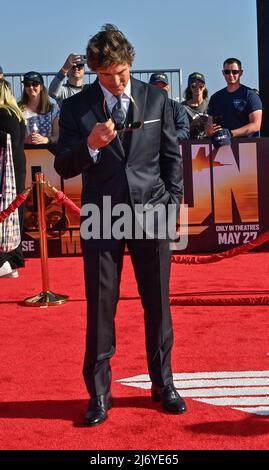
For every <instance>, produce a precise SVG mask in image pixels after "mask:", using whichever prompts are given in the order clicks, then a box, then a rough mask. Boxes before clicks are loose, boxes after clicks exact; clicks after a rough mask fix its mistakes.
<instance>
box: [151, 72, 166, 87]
mask: <svg viewBox="0 0 269 470" xmlns="http://www.w3.org/2000/svg"><path fill="white" fill-rule="evenodd" d="M159 82H163V83H165V84H166V85H168V84H169V81H168V77H167V75H166V73H163V72H158V73H153V74H152V75H151V77H150V79H149V83H151V85H155V84H156V83H159Z"/></svg>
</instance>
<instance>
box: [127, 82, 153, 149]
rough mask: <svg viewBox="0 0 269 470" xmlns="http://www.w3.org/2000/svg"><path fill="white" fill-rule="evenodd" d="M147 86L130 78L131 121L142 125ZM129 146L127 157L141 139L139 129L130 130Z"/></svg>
mask: <svg viewBox="0 0 269 470" xmlns="http://www.w3.org/2000/svg"><path fill="white" fill-rule="evenodd" d="M147 90H148V88H147V86H146V85H145V84H143V82H140V81H138V80H136V79H134V78H131V95H132V100H131V101H132V107H133V122H137V121H141V122H142V125H143V122H144V114H145V106H146V100H147ZM130 132H131V138H130V147H129V151H128V152H127V153H128V155H127V158H129V157H131V155H132V152H133V151H134V149H135V146H136V144H137V143H138V142H139V139H141V132H140V131H139V129H137V130H133V131H130Z"/></svg>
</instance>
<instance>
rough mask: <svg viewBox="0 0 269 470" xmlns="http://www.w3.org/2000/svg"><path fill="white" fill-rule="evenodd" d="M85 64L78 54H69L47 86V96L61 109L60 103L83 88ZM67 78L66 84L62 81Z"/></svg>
mask: <svg viewBox="0 0 269 470" xmlns="http://www.w3.org/2000/svg"><path fill="white" fill-rule="evenodd" d="M84 74H85V63H84V62H83V60H82V57H81V55H79V54H70V55H69V56H68V57H67V59H66V61H65V63H64V65H63V66H62V68H61V69H60V70H59V72H58V73H57V74H56V75H55V77H54V79H53V80H52V82H51V84H50V86H49V96H50V97H51V98H54V99H55V100H56V101H57V103H58V105H59V106H60V107H61V104H62V101H63V100H64V99H65V98H68V97H69V96H72V95H75V94H76V93H78V92H79V91H81V90H82V88H83V78H84ZM66 76H67V77H68V80H67V82H66V83H64V80H65V78H66Z"/></svg>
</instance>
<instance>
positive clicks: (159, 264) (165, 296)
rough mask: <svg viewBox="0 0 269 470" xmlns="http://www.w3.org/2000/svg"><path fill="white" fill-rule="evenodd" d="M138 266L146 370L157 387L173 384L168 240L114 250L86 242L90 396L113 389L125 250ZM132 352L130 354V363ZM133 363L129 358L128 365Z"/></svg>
mask: <svg viewBox="0 0 269 470" xmlns="http://www.w3.org/2000/svg"><path fill="white" fill-rule="evenodd" d="M126 244H127V246H128V250H129V254H130V256H131V260H132V264H133V267H134V272H135V277H136V281H137V285H138V290H139V294H140V296H141V302H142V305H143V308H144V322H145V335H146V352H147V363H148V371H149V375H150V378H151V381H152V383H153V384H155V385H157V386H159V387H163V386H165V385H168V384H169V383H172V382H173V378H172V371H171V349H172V345H173V329H172V320H171V312H170V304H169V278H170V266H171V254H170V249H169V241H168V240H157V239H154V240H153V239H150V240H134V239H132V240H120V241H118V242H117V246H116V247H114V246H113V249H112V250H106V251H105V250H102V249H101V248H96V246H94V247H93V246H91V244H90V243H83V244H82V249H83V257H84V273H85V285H86V296H87V331H86V351H85V358H84V366H83V376H84V380H85V383H86V387H87V390H88V392H89V394H90V396H96V395H102V394H105V393H107V392H108V391H109V389H110V386H111V368H110V363H109V360H110V358H111V357H112V356H113V354H114V352H115V348H116V338H115V322H114V319H115V314H116V308H117V302H118V299H119V289H120V280H121V272H122V265H123V256H124V251H125V246H126ZM131 354H132V351H130V352H129V355H130V360H131ZM128 362H129V360H126V366H127V365H128Z"/></svg>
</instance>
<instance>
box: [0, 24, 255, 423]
mask: <svg viewBox="0 0 269 470" xmlns="http://www.w3.org/2000/svg"><path fill="white" fill-rule="evenodd" d="M134 55H135V52H134V48H133V46H132V45H131V44H130V42H129V41H128V40H127V38H126V37H125V36H124V35H123V33H122V32H121V31H119V30H118V28H117V27H115V26H113V25H110V24H107V25H104V27H103V28H102V30H101V31H99V32H98V33H97V34H96V35H94V36H93V37H91V39H90V40H89V43H88V46H87V63H88V66H89V68H90V69H91V70H92V71H93V72H94V73H95V74H96V77H97V78H96V80H95V82H94V83H93V84H90V85H85V86H83V77H84V73H85V58H84V57H83V56H80V55H77V54H70V55H69V56H68V58H67V59H66V61H65V63H64V65H63V66H62V67H61V69H60V71H59V72H58V73H57V75H56V76H55V77H54V79H53V80H52V82H51V84H50V86H49V90H48V91H47V89H46V87H45V85H44V80H43V77H42V75H41V74H40V73H39V72H35V71H30V72H27V73H26V74H25V75H24V77H23V93H22V98H21V101H20V102H19V103H18V104H17V103H16V100H15V98H14V96H13V95H12V92H11V89H10V86H9V84H8V82H7V81H6V80H5V79H4V77H3V70H2V69H1V68H0V144H1V146H2V147H4V146H5V141H6V136H7V134H10V135H11V139H12V149H13V159H14V166H15V173H16V187H17V192H18V193H19V192H20V191H22V189H23V188H24V181H25V155H24V151H23V145H24V143H28V144H33V145H41V144H42V145H44V144H45V145H47V144H50V143H56V142H57V143H58V145H57V151H56V156H55V170H56V171H57V173H58V174H59V175H61V176H62V177H63V178H72V177H74V176H77V175H79V174H82V205H84V204H86V205H87V204H92V203H93V204H95V205H96V206H97V207H98V209H99V210H100V214H101V218H100V220H103V212H104V211H105V208H104V207H103V206H102V203H103V199H104V198H107V197H109V198H110V201H111V211H112V212H113V210H114V209H115V208H116V207H117V206H118V205H127V206H128V207H129V208H130V213H131V218H135V217H136V216H137V213H136V212H135V208H136V205H138V206H142V207H143V208H144V212H145V214H146V212H147V211H149V209H151V208H154V207H155V206H156V205H158V206H161V207H162V208H164V209H165V210H166V208H167V206H168V205H169V204H171V205H173V207H174V208H175V210H176V212H178V210H179V206H180V202H181V199H182V195H183V171H182V156H181V155H180V152H179V145H178V142H179V141H183V140H186V139H188V138H195V139H201V138H204V137H210V138H212V139H213V143H214V145H215V146H219V145H222V143H224V142H225V143H228V139H229V138H230V139H231V138H232V137H256V136H258V135H259V131H260V128H261V121H262V104H261V100H260V98H259V96H258V94H257V92H256V91H254V90H253V89H252V88H249V87H247V86H245V85H243V84H241V81H240V80H241V77H242V75H243V69H242V65H241V62H240V61H239V60H238V59H236V58H229V59H226V60H225V61H224V64H223V70H222V73H223V77H224V79H225V81H226V87H225V88H224V89H222V90H220V91H218V92H217V93H215V94H213V95H212V96H211V98H210V99H209V98H208V90H207V87H206V81H205V76H204V74H203V73H199V72H193V73H191V74H190V75H189V77H188V86H187V88H186V91H185V100H184V101H183V102H182V103H179V102H177V101H175V100H171V99H169V98H168V93H167V92H168V91H169V83H168V77H167V74H166V73H164V72H162V71H160V72H159V73H154V74H152V75H151V77H150V80H149V84H147V83H144V82H142V81H141V80H136V79H135V78H133V77H132V76H131V66H132V63H133V60H134ZM1 74H2V76H1ZM66 77H67V82H66V83H65V78H66ZM49 96H51V97H52V98H54V99H55V100H56V102H57V103H56V104H53V103H51V102H50V100H49ZM60 109H61V111H60ZM59 115H60V119H59ZM131 131H132V132H131ZM145 214H144V215H145ZM87 215H88V213H87ZM84 222H86V215H85V214H82V217H81V228H82V226H83V227H85V223H84ZM154 227H155V226H154ZM82 233H83V232H82V231H81V234H82ZM142 235H143V236H142V237H141V238H140V237H139V238H136V237H135V236H130V237H129V236H128V237H127V236H125V237H123V238H122V239H121V238H117V237H116V236H115V235H114V232H113V233H112V234H111V236H110V237H106V236H103V237H100V238H98V239H94V238H93V239H92V238H91V237H88V236H87V237H86V236H85V237H84V236H82V235H81V245H82V254H83V260H84V274H85V288H86V298H87V335H86V351H85V359H84V367H83V374H84V380H85V384H86V388H87V390H88V393H89V397H90V400H89V405H88V409H87V410H86V414H85V418H84V420H85V421H84V422H85V425H86V426H96V425H99V424H101V423H102V422H103V421H104V420H106V419H107V417H108V410H109V409H110V408H111V406H112V405H113V400H112V391H111V373H112V372H111V366H110V359H111V358H112V356H113V355H114V353H115V348H116V339H115V322H114V319H115V314H116V309H117V302H118V299H119V289H120V279H121V271H122V266H123V256H124V252H125V247H126V245H127V247H128V250H129V254H130V257H131V260H132V263H133V267H134V271H135V277H136V280H137V284H138V290H139V293H140V296H141V300H142V305H143V308H144V320H145V335H146V354H147V363H148V371H149V375H150V379H151V382H152V388H151V398H152V400H154V401H158V402H160V403H161V405H162V407H163V409H164V410H165V411H166V412H169V413H178V414H179V413H183V412H185V411H186V409H187V407H186V403H185V401H184V400H183V398H182V397H180V395H179V394H178V392H177V390H176V388H175V386H174V383H173V374H172V368H171V351H172V346H173V328H172V319H171V312H170V305H169V277H170V263H171V256H170V240H169V237H168V236H167V234H166V236H165V237H158V236H157V234H156V233H155V228H154V230H153V234H152V237H151V238H148V237H147V236H146V233H145V232H143V234H142ZM22 265H23V258H22V254H21V250H20V247H18V248H17V249H16V250H15V251H14V252H13V253H0V276H1V277H2V278H4V277H16V275H17V274H16V273H17V268H18V267H20V266H22Z"/></svg>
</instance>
